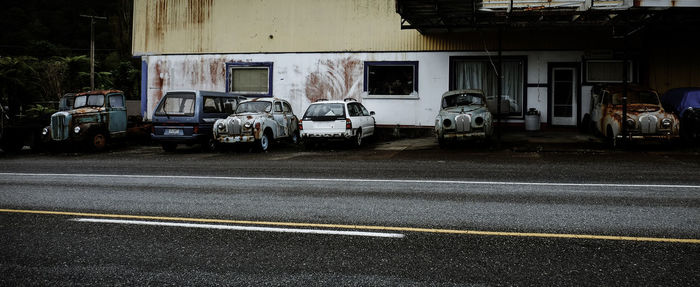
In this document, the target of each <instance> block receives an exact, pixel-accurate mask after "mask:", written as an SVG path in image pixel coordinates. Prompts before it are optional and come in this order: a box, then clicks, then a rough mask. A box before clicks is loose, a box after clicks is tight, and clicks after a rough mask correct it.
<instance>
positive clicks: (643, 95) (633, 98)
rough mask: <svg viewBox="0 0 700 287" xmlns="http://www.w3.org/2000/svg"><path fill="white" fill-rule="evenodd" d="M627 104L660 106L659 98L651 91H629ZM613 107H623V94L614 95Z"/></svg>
mask: <svg viewBox="0 0 700 287" xmlns="http://www.w3.org/2000/svg"><path fill="white" fill-rule="evenodd" d="M627 104H647V105H659V97H658V96H656V93H654V92H651V91H628V92H627ZM613 105H622V93H615V94H613Z"/></svg>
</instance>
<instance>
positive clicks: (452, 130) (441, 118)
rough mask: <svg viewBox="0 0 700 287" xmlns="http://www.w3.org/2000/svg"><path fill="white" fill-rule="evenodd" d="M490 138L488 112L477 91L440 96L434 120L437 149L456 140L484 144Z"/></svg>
mask: <svg viewBox="0 0 700 287" xmlns="http://www.w3.org/2000/svg"><path fill="white" fill-rule="evenodd" d="M492 134H493V123H492V118H491V112H489V109H488V107H487V104H486V97H485V96H484V93H483V92H482V91H481V90H454V91H448V92H446V93H444V94H443V95H442V102H441V106H440V112H439V113H438V115H437V117H436V118H435V136H436V137H437V140H438V143H440V146H443V145H445V144H446V143H448V142H450V141H454V140H458V139H481V140H488V139H490V137H491V135H492Z"/></svg>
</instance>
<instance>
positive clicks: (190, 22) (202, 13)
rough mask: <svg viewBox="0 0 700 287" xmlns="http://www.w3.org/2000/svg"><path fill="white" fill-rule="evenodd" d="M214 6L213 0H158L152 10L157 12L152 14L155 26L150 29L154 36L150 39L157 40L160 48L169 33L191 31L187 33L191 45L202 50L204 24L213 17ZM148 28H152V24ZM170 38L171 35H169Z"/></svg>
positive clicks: (197, 49)
mask: <svg viewBox="0 0 700 287" xmlns="http://www.w3.org/2000/svg"><path fill="white" fill-rule="evenodd" d="M212 6H213V0H157V1H156V2H155V9H154V11H153V12H152V13H154V14H155V15H152V18H153V21H152V22H153V27H152V30H150V31H149V35H150V36H152V37H154V39H150V40H153V41H155V42H154V43H156V44H155V45H156V46H157V47H155V48H156V49H160V48H161V46H162V45H164V42H165V38H166V36H167V34H168V33H171V34H173V36H178V34H176V33H182V31H191V32H190V33H191V34H190V35H186V37H187V38H188V41H189V42H190V43H189V45H190V46H191V48H193V50H194V51H197V52H199V51H202V50H203V43H202V41H203V37H204V36H205V29H204V24H205V23H207V22H209V21H210V19H211V10H212ZM182 7H185V9H182ZM147 22H151V21H147ZM147 29H151V27H150V24H149V25H148V27H147ZM177 31H180V32H177ZM179 36H181V35H179ZM148 38H149V37H146V41H147V42H146V44H148V41H149V39H148ZM168 38H171V37H169V36H168ZM147 47H148V45H147Z"/></svg>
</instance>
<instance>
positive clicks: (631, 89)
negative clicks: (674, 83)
mask: <svg viewBox="0 0 700 287" xmlns="http://www.w3.org/2000/svg"><path fill="white" fill-rule="evenodd" d="M623 94H624V86H622V85H608V86H596V87H594V88H593V92H592V99H591V110H590V113H589V114H586V115H584V117H583V121H582V125H587V126H588V127H589V129H591V130H592V131H594V132H596V133H598V134H600V135H602V136H604V137H605V138H606V140H607V142H608V144H609V145H610V147H612V148H615V147H616V146H618V145H619V144H620V143H621V142H622V141H627V142H629V141H651V140H656V141H666V142H669V141H671V140H673V139H677V138H678V137H679V120H678V118H677V117H676V116H675V115H674V114H672V113H670V112H666V111H665V110H664V108H663V107H662V106H661V103H660V101H659V95H658V94H657V93H656V91H654V90H652V89H648V88H643V87H639V86H634V85H629V86H628V88H627V118H626V119H624V120H623V119H622V110H623ZM623 125H625V126H624V127H625V129H623Z"/></svg>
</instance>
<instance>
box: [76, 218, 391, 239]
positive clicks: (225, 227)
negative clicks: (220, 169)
mask: <svg viewBox="0 0 700 287" xmlns="http://www.w3.org/2000/svg"><path fill="white" fill-rule="evenodd" d="M70 220H71V221H77V222H92V223H116V224H133V225H150V226H168V227H187V228H205V229H220V230H238V231H262V232H284V233H305V234H324V235H347V236H368V237H383V238H403V237H404V235H403V234H400V233H384V232H362V231H342V230H323V229H296V228H275V227H256V226H237V225H219V224H194V223H180V222H161V221H142V220H119V219H97V218H74V219H70Z"/></svg>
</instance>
